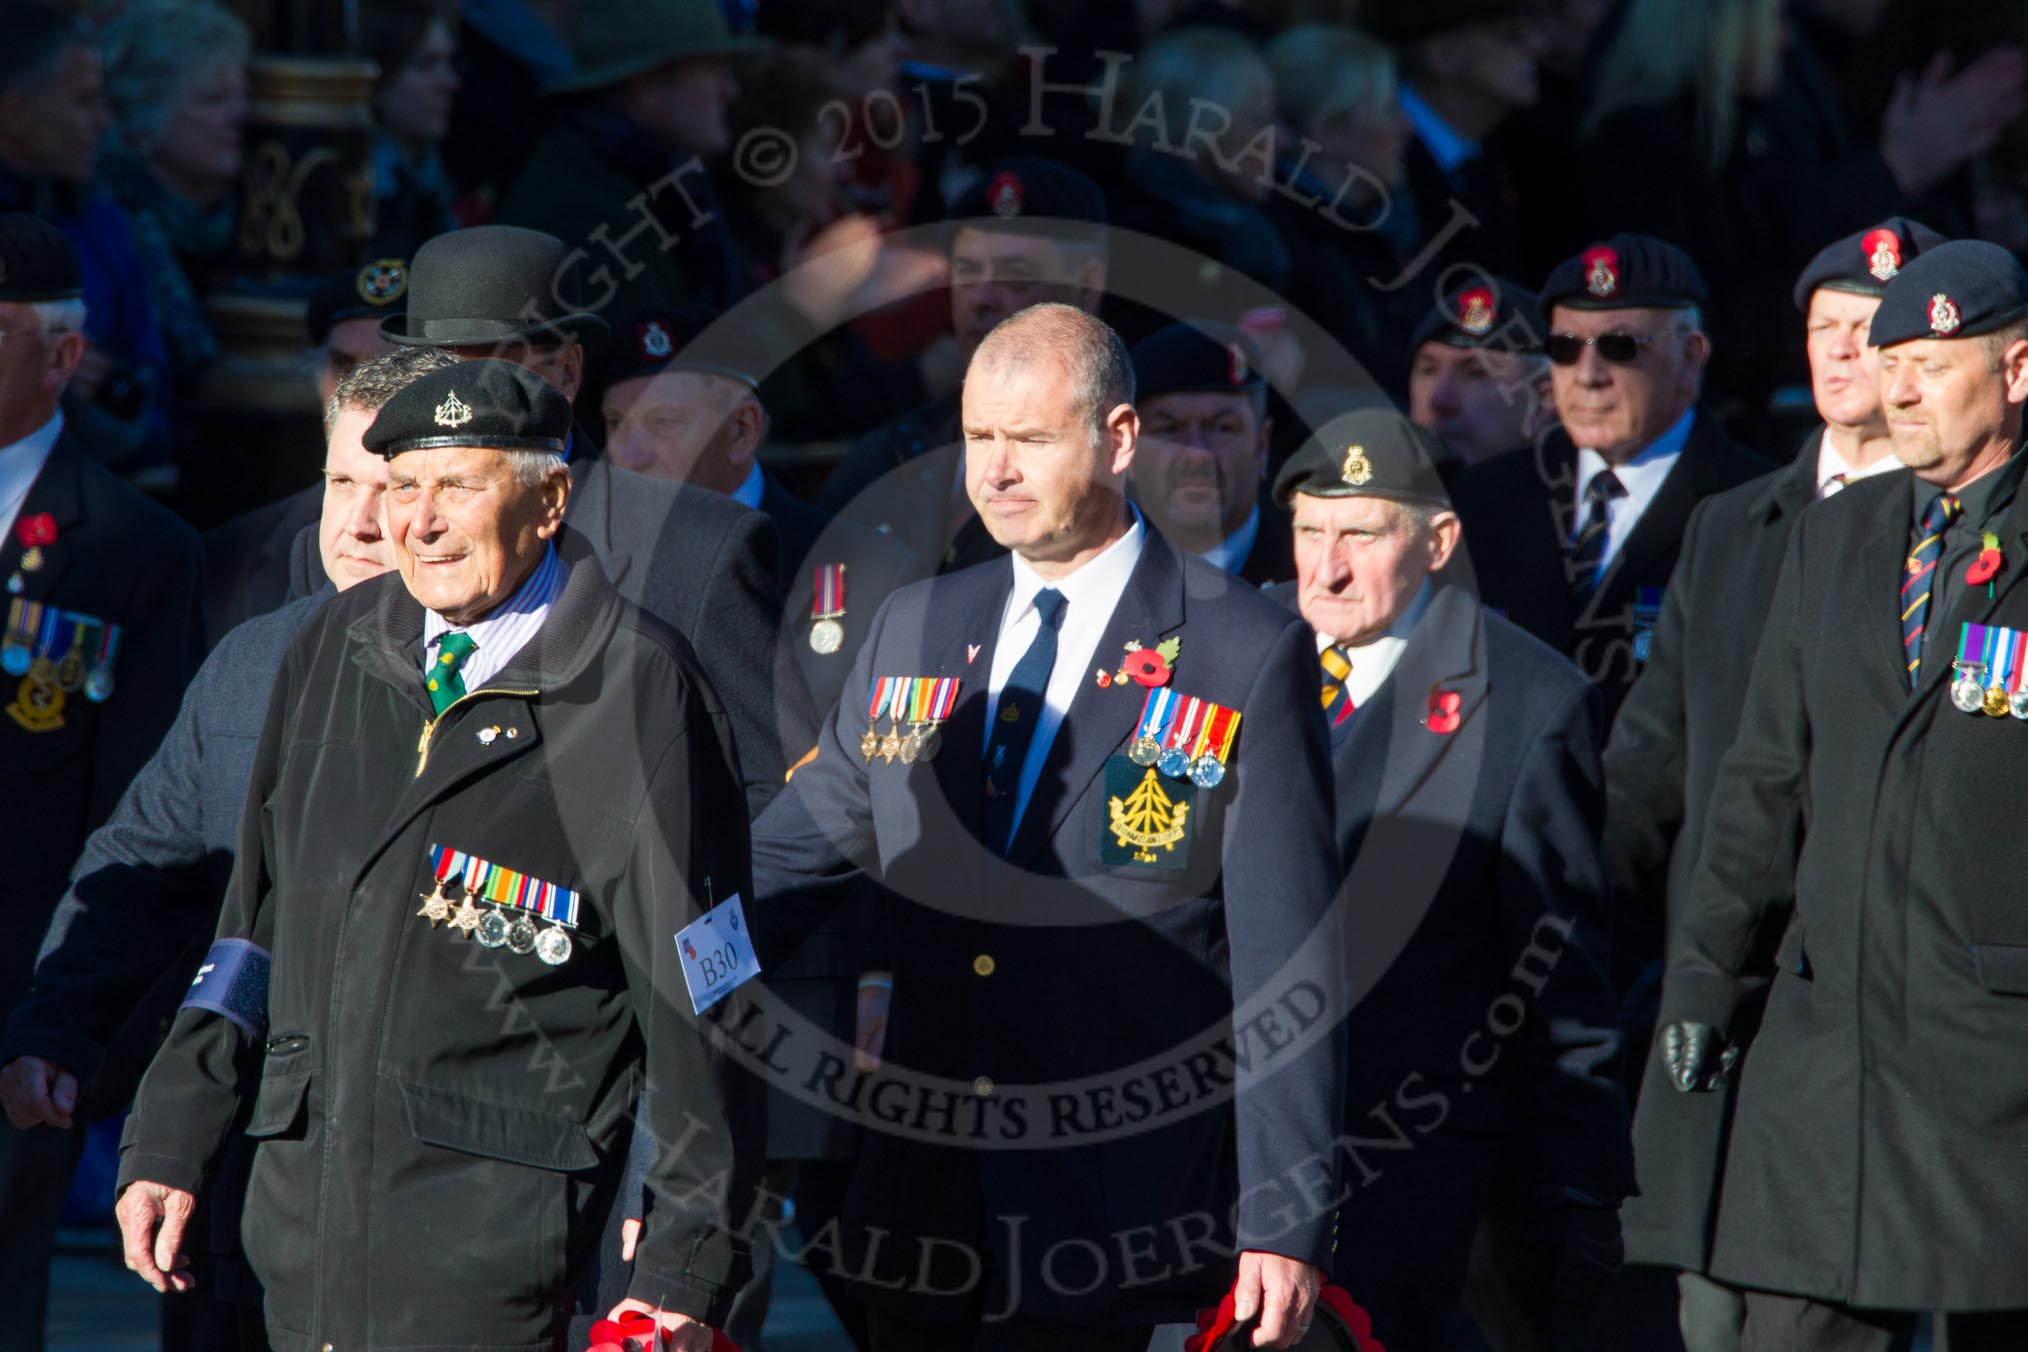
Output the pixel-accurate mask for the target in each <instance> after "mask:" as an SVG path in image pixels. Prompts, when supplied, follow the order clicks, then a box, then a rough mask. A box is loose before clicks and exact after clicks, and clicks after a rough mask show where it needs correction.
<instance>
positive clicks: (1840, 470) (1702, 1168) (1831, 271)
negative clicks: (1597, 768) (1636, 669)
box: [1606, 218, 1943, 1352]
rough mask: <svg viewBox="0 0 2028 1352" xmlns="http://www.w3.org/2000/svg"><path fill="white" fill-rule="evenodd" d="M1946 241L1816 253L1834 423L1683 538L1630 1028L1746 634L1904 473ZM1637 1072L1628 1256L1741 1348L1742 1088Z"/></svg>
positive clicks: (1696, 1341) (1854, 238) (1671, 596)
mask: <svg viewBox="0 0 2028 1352" xmlns="http://www.w3.org/2000/svg"><path fill="white" fill-rule="evenodd" d="M1942 242H1943V239H1942V237H1941V236H1940V235H1938V234H1937V233H1936V232H1935V231H1933V230H1930V229H1929V228H1928V227H1926V226H1923V225H1920V224H1917V223H1916V222H1913V221H1907V220H1902V219H1900V218H1895V219H1892V220H1888V221H1883V222H1881V223H1880V224H1878V225H1875V226H1870V227H1868V228H1867V229H1865V230H1859V231H1855V232H1854V233H1852V234H1850V235H1847V236H1845V237H1844V238H1842V239H1839V240H1836V241H1834V242H1833V243H1831V244H1828V245H1826V246H1825V247H1824V248H1823V250H1822V251H1821V252H1820V253H1818V255H1817V257H1816V258H1815V259H1814V260H1813V261H1812V262H1811V264H1810V265H1809V266H1808V267H1807V268H1805V269H1804V270H1803V273H1802V275H1801V276H1800V277H1799V278H1798V279H1797V281H1796V287H1795V302H1796V308H1797V309H1798V310H1799V311H1801V312H1802V314H1803V316H1804V320H1805V323H1806V325H1807V326H1808V341H1809V353H1810V383H1811V386H1812V388H1813V390H1814V392H1815V395H1816V401H1817V412H1818V415H1819V416H1820V417H1821V418H1822V419H1823V425H1822V427H1820V428H1819V429H1817V430H1816V431H1814V432H1812V433H1811V435H1810V437H1809V438H1808V440H1806V441H1805V442H1804V444H1803V447H1802V451H1801V454H1799V455H1798V456H1797V458H1796V463H1795V464H1793V465H1791V466H1790V467H1789V468H1787V469H1784V470H1780V471H1777V472H1775V473H1773V474H1768V475H1763V476H1762V477H1761V478H1758V479H1754V480H1752V481H1750V482H1748V483H1744V484H1741V485H1740V486H1739V487H1737V488H1732V489H1728V490H1727V491H1725V492H1723V493H1720V494H1717V495H1716V496H1714V497H1711V498H1708V499H1706V500H1705V501H1704V502H1703V503H1700V504H1699V505H1698V507H1697V510H1696V511H1694V512H1693V513H1691V516H1690V524H1689V525H1688V526H1687V527H1686V528H1685V530H1684V533H1683V556H1682V559H1681V560H1680V561H1679V562H1678V563H1677V565H1676V577H1675V582H1674V584H1673V585H1672V586H1671V587H1670V589H1669V593H1668V599H1667V600H1666V601H1665V602H1664V603H1663V606H1662V618H1661V622H1660V624H1659V625H1658V626H1657V628H1656V630H1655V641H1654V648H1653V652H1652V655H1651V657H1650V660H1649V662H1648V666H1647V669H1646V670H1645V671H1644V672H1643V673H1642V674H1641V679H1640V680H1639V681H1637V682H1636V683H1635V685H1634V689H1633V693H1632V694H1631V695H1629V696H1628V697H1627V702H1626V704H1625V706H1624V707H1623V708H1622V709H1621V710H1620V717H1619V721H1618V722H1617V723H1616V724H1614V727H1613V735H1612V740H1611V742H1610V743H1609V744H1608V745H1607V747H1606V787H1607V804H1608V808H1607V816H1608V822H1609V826H1608V830H1607V832H1606V859H1607V862H1608V863H1609V865H1610V866H1611V868H1612V874H1613V888H1614V892H1615V894H1616V896H1617V898H1618V902H1619V911H1620V914H1619V923H1618V925H1617V926H1616V928H1615V931H1614V936H1613V942H1614V950H1615V962H1616V966H1617V967H1618V969H1619V970H1620V972H1621V973H1622V975H1623V978H1624V979H1625V980H1626V981H1627V982H1628V984H1629V985H1631V986H1632V987H1633V990H1632V992H1631V993H1630V996H1629V999H1628V1006H1629V1018H1628V1023H1629V1026H1630V1029H1631V1030H1632V1031H1634V1032H1635V1033H1636V1034H1638V1033H1640V1032H1642V1031H1644V1030H1646V1029H1648V1028H1650V1027H1652V1025H1653V1023H1654V1013H1655V1007H1656V1004H1657V1002H1658V1000H1659V999H1660V998H1661V996H1662V993H1663V991H1664V989H1665V987H1664V985H1663V982H1662V972H1663V961H1664V956H1665V954H1664V947H1665V945H1664V935H1665V932H1666V931H1676V930H1680V929H1682V928H1683V927H1684V925H1685V924H1686V923H1687V921H1688V915H1687V910H1688V907H1689V905H1690V880H1691V875H1692V871H1693V870H1694V869H1695V867H1696V864H1697V858H1698V855H1699V853H1700V852H1701V850H1702V848H1703V844H1704V839H1705V833H1706V831H1707V829H1708V827H1709V823H1710V818H1711V812H1712V809H1713V808H1714V806H1715V804H1714V801H1713V799H1712V796H1711V791H1712V784H1713V781H1714V780H1715V779H1716V778H1717V774H1718V762H1719V758H1720V757H1721V756H1723V755H1724V754H1725V751H1726V748H1728V747H1729V746H1731V745H1732V741H1733V738H1734V736H1735V735H1736V734H1737V733H1738V730H1739V720H1740V715H1741V713H1742V711H1743V710H1744V707H1745V704H1746V690H1747V676H1748V674H1749V672H1750V669H1751V661H1750V659H1751V656H1752V653H1751V650H1750V646H1742V645H1741V643H1740V638H1741V636H1743V635H1753V636H1758V635H1759V633H1760V630H1761V626H1762V624H1763V622H1764V621H1765V620H1766V618H1767V610H1768V605H1769V604H1770V602H1771V601H1772V600H1773V598H1774V590H1775V579H1776V578H1777V577H1778V576H1779V575H1780V572H1781V563H1782V556H1783V554H1784V553H1786V552H1787V549H1788V543H1789V540H1790V538H1791V537H1792V536H1793V535H1794V533H1795V530H1796V525H1797V523H1798V522H1799V521H1800V520H1801V518H1802V514H1803V512H1804V510H1805V509H1806V508H1808V507H1809V506H1810V505H1811V504H1812V503H1814V502H1818V501H1821V500H1823V499H1825V498H1828V497H1830V496H1832V495H1833V494H1836V493H1838V492H1841V491H1842V490H1843V489H1844V488H1845V487H1846V486H1847V485H1848V484H1850V483H1853V482H1856V481H1857V480H1860V479H1865V478H1871V477H1873V476H1874V475H1876V474H1883V473H1893V472H1895V471H1898V470H1900V469H1902V468H1903V466H1902V464H1901V462H1900V461H1899V460H1897V459H1895V457H1894V454H1893V448H1892V445H1891V443H1890V440H1889V436H1888V428H1887V415H1886V410H1885V408H1884V407H1883V406H1882V404H1881V399H1880V373H1879V367H1878V363H1877V361H1876V351H1877V350H1876V349H1875V348H1874V347H1872V346H1871V344H1870V342H1869V340H1868V330H1869V328H1870V327H1871V325H1872V321H1873V316H1874V313H1875V311H1877V310H1878V309H1879V306H1880V294H1881V289H1882V288H1883V287H1884V286H1885V285H1886V284H1887V282H1889V281H1891V280H1892V279H1893V278H1894V277H1895V276H1896V275H1897V274H1898V273H1899V272H1900V270H1901V269H1902V268H1904V267H1906V266H1907V265H1908V264H1909V263H1910V262H1911V261H1913V260H1914V259H1915V258H1916V257H1917V256H1918V255H1920V254H1922V253H1924V252H1926V251H1927V250H1929V249H1931V248H1934V247H1935V246H1936V245H1938V244H1941V243H1942ZM1678 946H1679V945H1678V944H1677V943H1676V942H1673V941H1672V942H1670V943H1669V944H1668V945H1667V947H1668V949H1669V950H1670V951H1674V950H1675V949H1676V948H1677V947H1678ZM1772 966H1773V955H1772V953H1771V952H1769V951H1765V949H1763V951H1761V952H1758V953H1756V954H1755V955H1754V958H1753V960H1752V967H1753V971H1752V972H1751V974H1750V975H1748V976H1747V977H1746V979H1745V984H1746V986H1747V987H1748V988H1749V991H1750V993H1749V994H1748V995H1747V996H1746V998H1745V1000H1744V1002H1743V1007H1744V1010H1745V1018H1744V1019H1743V1022H1744V1023H1747V1024H1751V1023H1753V1022H1756V1021H1757V1020H1758V1018H1759V1014H1760V1009H1761V1007H1762V1004H1763V1002H1764V1001H1765V999H1766V996H1767V983H1768V980H1769V978H1770V977H1771V976H1772V975H1773V971H1772ZM1636 1073H1637V1074H1638V1076H1639V1079H1640V1082H1641V1084H1642V1093H1641V1096H1640V1111H1639V1113H1638V1115H1637V1116H1636V1117H1635V1119H1634V1122H1635V1142H1636V1145H1637V1147H1638V1153H1639V1157H1640V1158H1641V1159H1642V1160H1643V1161H1644V1168H1643V1170H1642V1176H1641V1195H1640V1196H1639V1197H1638V1198H1637V1199H1635V1200H1634V1201H1633V1202H1632V1203H1630V1204H1629V1206H1628V1208H1627V1249H1628V1254H1629V1256H1630V1257H1631V1258H1632V1259H1634V1261H1636V1262H1642V1263H1658V1264H1663V1265H1665V1266H1667V1267H1670V1268H1674V1269H1677V1270H1678V1274H1679V1275H1678V1279H1677V1285H1678V1287H1679V1289H1680V1299H1679V1301H1678V1302H1677V1322H1678V1323H1680V1325H1681V1328H1682V1333H1683V1338H1684V1341H1685V1343H1686V1344H1687V1345H1688V1347H1689V1348H1690V1350H1691V1352H1732V1350H1734V1349H1737V1347H1738V1345H1739V1329H1740V1325H1741V1323H1742V1322H1743V1321H1744V1319H1745V1313H1746V1308H1745V1304H1744V1302H1743V1300H1742V1298H1741V1296H1740V1294H1739V1293H1738V1292H1737V1291H1736V1290H1732V1289H1729V1288H1727V1287H1725V1286H1723V1285H1721V1284H1719V1283H1717V1282H1714V1281H1712V1280H1711V1279H1710V1278H1709V1277H1708V1276H1705V1275H1704V1274H1706V1273H1708V1272H1709V1270H1710V1260H1711V1234H1712V1229H1713V1221H1714V1219H1715V1215H1716V1208H1717V1205H1718V1202H1719V1192H1718V1188H1719V1182H1720V1179H1721V1177H1722V1166H1723V1162H1724V1158H1725V1143H1726V1140H1727V1138H1728V1136H1729V1134H1730V1133H1729V1129H1728V1128H1729V1124H1730V1123H1731V1121H1732V1117H1733V1111H1734V1109H1733V1105H1732V1102H1731V1098H1732V1094H1733V1089H1732V1087H1731V1086H1730V1085H1726V1086H1721V1087H1720V1088H1719V1089H1718V1090H1717V1091H1716V1092H1714V1093H1711V1094H1708V1095H1705V1094H1700V1095H1694V1096H1688V1097H1686V1096H1683V1095H1679V1094H1674V1093H1670V1092H1668V1090H1667V1083H1666V1082H1667V1078H1668V1071H1667V1067H1666V1066H1665V1065H1664V1064H1663V1063H1662V1060H1661V1058H1660V1056H1659V1055H1657V1056H1651V1057H1649V1058H1648V1059H1647V1061H1646V1062H1645V1068H1644V1069H1641V1070H1639V1071H1637V1072H1636Z"/></svg>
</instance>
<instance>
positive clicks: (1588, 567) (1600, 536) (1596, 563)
mask: <svg viewBox="0 0 2028 1352" xmlns="http://www.w3.org/2000/svg"><path fill="white" fill-rule="evenodd" d="M1626 495H1627V488H1626V485H1625V484H1623V483H1621V482H1620V479H1619V476H1618V475H1617V474H1614V473H1613V472H1612V471H1611V470H1609V469H1602V470H1600V471H1599V472H1598V473H1597V474H1594V475H1592V477H1591V482H1590V483H1588V484H1586V485H1585V486H1584V499H1585V501H1586V503H1588V504H1589V505H1590V510H1589V511H1587V512H1586V513H1585V518H1584V524H1583V525H1582V526H1579V527H1578V530H1577V538H1576V539H1574V540H1572V541H1571V542H1570V590H1571V593H1572V595H1574V596H1575V597H1576V598H1577V600H1578V601H1580V602H1582V601H1585V600H1586V599H1588V598H1589V597H1590V596H1591V592H1592V588H1594V587H1596V586H1597V585H1598V573H1599V568H1600V566H1601V565H1603V564H1604V563H1605V552H1606V535H1607V533H1608V531H1609V529H1610V527H1611V525H1612V515H1611V509H1610V507H1609V505H1608V504H1610V503H1611V502H1612V500H1613V499H1614V498H1623V497H1625V496H1626Z"/></svg>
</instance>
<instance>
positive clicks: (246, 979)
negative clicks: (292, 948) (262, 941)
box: [180, 939, 270, 1038]
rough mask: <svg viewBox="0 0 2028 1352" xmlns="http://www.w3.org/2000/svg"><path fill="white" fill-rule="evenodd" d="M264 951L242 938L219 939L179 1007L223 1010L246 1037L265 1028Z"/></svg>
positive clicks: (260, 1033) (256, 1035)
mask: <svg viewBox="0 0 2028 1352" xmlns="http://www.w3.org/2000/svg"><path fill="white" fill-rule="evenodd" d="M269 961H270V959H269V957H268V951H267V950H266V949H265V948H261V947H259V946H258V945H256V944H251V943H248V942H247V941H246V940H245V939H220V940H218V941H217V942H216V943H214V944H212V946H211V951H210V952H209V953H206V954H205V955H204V962H203V965H201V966H200V967H199V968H198V969H197V979H196V980H195V981H192V982H191V983H190V993H189V994H188V995H186V996H184V997H183V1004H182V1005H181V1006H180V1008H182V1009H208V1010H210V1011H211V1012H212V1013H214V1014H223V1015H224V1016H225V1017H226V1018H228V1019H231V1020H232V1022H233V1023H234V1024H235V1025H236V1026H237V1027H238V1028H239V1030H240V1031H241V1032H243V1033H245V1034H246V1035H247V1036H248V1037H251V1038H259V1037H264V1036H265V1035H266V1034H267V1031H268V964H269Z"/></svg>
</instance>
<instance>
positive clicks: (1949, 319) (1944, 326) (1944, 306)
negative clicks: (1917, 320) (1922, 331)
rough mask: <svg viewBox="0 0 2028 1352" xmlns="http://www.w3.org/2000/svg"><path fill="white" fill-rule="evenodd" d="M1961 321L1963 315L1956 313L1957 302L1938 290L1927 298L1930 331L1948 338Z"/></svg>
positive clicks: (1940, 336) (1956, 329)
mask: <svg viewBox="0 0 2028 1352" xmlns="http://www.w3.org/2000/svg"><path fill="white" fill-rule="evenodd" d="M1963 322H1964V318H1963V316H1962V315H1960V314H1959V313H1958V305H1957V302H1956V301H1954V300H1952V299H1951V298H1950V297H1949V296H1946V295H1945V294H1944V293H1943V292H1941V291H1939V292H1937V293H1936V294H1935V295H1934V296H1931V297H1930V298H1929V328H1930V332H1932V333H1934V334H1936V335H1937V336H1938V337H1939V338H1948V337H1950V336H1951V335H1952V334H1954V333H1956V332H1957V331H1958V325H1960V324H1962V323H1963Z"/></svg>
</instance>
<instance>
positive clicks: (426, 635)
mask: <svg viewBox="0 0 2028 1352" xmlns="http://www.w3.org/2000/svg"><path fill="white" fill-rule="evenodd" d="M569 575H570V569H568V568H566V567H565V566H564V562H563V560H562V559H560V558H558V557H557V553H556V546H555V545H551V546H549V547H548V548H547V549H545V550H544V551H543V552H542V562H540V563H538V564H536V565H535V571H534V572H532V573H530V574H529V575H528V578H527V580H526V581H524V582H523V583H522V584H521V585H520V586H518V587H516V588H515V589H514V594H513V595H512V596H510V597H508V598H507V599H506V600H505V601H503V602H501V603H500V604H499V605H497V606H495V607H494V608H493V610H492V611H491V612H490V613H489V614H487V616H486V618H485V619H483V620H474V621H473V622H472V623H470V624H468V625H464V626H462V628H463V630H464V632H465V633H467V634H470V635H471V636H472V642H474V643H476V644H478V645H479V646H478V647H476V648H474V649H472V651H471V654H470V655H469V656H467V657H466V658H465V661H464V663H463V665H461V666H460V667H459V668H458V677H459V679H461V680H462V681H464V683H465V690H466V691H467V692H468V693H469V692H470V691H473V690H477V689H478V688H479V687H480V686H482V685H484V684H485V683H486V682H487V681H489V680H491V679H492V678H493V677H494V676H495V675H496V674H498V673H499V671H500V669H501V668H502V667H504V666H506V665H507V664H508V663H509V662H511V661H513V660H514V655H515V654H516V653H518V652H520V651H521V650H522V649H523V648H525V647H527V646H528V640H529V639H531V638H534V637H535V631H536V630H538V629H540V628H542V622H543V621H544V620H546V619H548V618H549V608H550V606H552V605H554V604H555V603H556V598H557V597H558V596H559V595H561V594H562V592H563V582H564V579H565V578H566V577H568V576H569ZM458 628H460V626H458V625H454V624H452V623H451V622H450V621H449V620H447V619H445V618H444V617H443V616H441V615H439V614H437V613H436V612H435V611H434V610H424V611H423V675H424V676H428V675H429V672H430V668H431V667H433V666H435V665H436V661H437V644H438V643H439V642H440V641H441V640H442V639H443V636H444V635H445V634H448V633H450V632H452V631H453V630H455V629H458Z"/></svg>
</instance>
